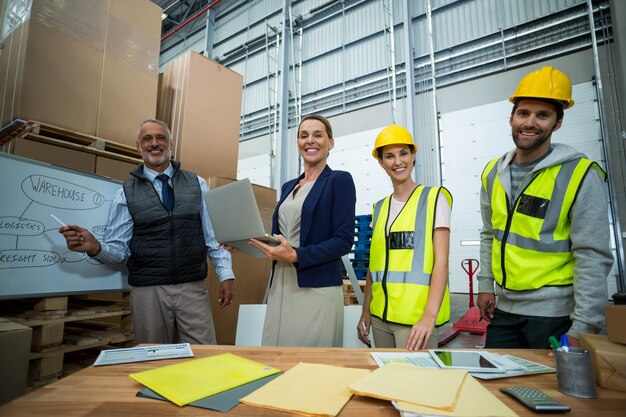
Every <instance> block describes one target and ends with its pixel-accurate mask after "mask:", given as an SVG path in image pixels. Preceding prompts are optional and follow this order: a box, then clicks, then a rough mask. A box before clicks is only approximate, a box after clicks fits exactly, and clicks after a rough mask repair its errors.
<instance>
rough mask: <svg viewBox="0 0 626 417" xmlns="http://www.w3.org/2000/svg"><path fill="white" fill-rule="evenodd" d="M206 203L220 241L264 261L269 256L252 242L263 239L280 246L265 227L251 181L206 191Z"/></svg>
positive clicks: (246, 180) (247, 180)
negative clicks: (251, 241) (250, 242)
mask: <svg viewBox="0 0 626 417" xmlns="http://www.w3.org/2000/svg"><path fill="white" fill-rule="evenodd" d="M204 202H205V203H206V206H207V209H208V211H209V218H210V219H211V224H212V225H213V230H214V231H215V237H216V238H217V241H218V242H220V243H223V244H226V245H230V246H232V247H235V248H238V249H239V251H241V252H243V253H246V254H248V255H252V256H255V257H257V258H264V257H265V255H264V254H263V252H261V251H260V250H258V249H257V248H255V247H254V246H252V245H250V244H249V243H248V241H249V240H250V239H259V240H262V241H264V242H265V243H267V244H270V245H278V244H279V242H278V240H277V239H276V238H275V237H273V236H272V235H270V234H268V233H266V231H265V229H264V227H263V221H262V220H261V214H260V212H259V207H258V206H257V204H256V199H255V198H254V192H253V191H252V184H250V180H249V179H248V178H245V179H242V180H239V181H235V182H232V183H230V184H226V185H223V186H221V187H218V188H214V189H212V190H209V191H207V192H205V193H204Z"/></svg>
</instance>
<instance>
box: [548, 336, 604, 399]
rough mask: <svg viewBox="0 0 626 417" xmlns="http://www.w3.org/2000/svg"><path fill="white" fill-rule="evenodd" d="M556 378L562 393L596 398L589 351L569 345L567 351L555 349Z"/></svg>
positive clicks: (596, 393)
mask: <svg viewBox="0 0 626 417" xmlns="http://www.w3.org/2000/svg"><path fill="white" fill-rule="evenodd" d="M554 355H555V358H556V380H557V383H558V386H559V391H561V392H562V393H563V394H567V395H571V396H573V397H580V398H596V397H597V396H598V392H597V390H596V380H595V378H594V375H593V364H592V361H591V352H589V351H586V350H584V349H579V348H574V347H571V348H570V349H569V352H565V351H563V350H556V351H555V352H554Z"/></svg>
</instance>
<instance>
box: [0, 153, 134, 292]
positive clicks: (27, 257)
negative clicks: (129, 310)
mask: <svg viewBox="0 0 626 417" xmlns="http://www.w3.org/2000/svg"><path fill="white" fill-rule="evenodd" d="M120 187H121V183H120V182H118V181H114V180H110V179H107V178H102V177H98V176H95V175H89V174H84V173H81V172H77V171H73V170H69V169H65V168H61V167H56V166H53V165H49V164H44V163H40V162H36V161H32V160H29V159H24V158H20V157H16V156H12V155H8V154H2V153H0V201H2V204H0V299H2V298H23V297H32V296H49V295H60V294H76V293H86V292H98V291H116V290H123V289H127V288H128V283H127V276H126V275H127V273H126V268H125V266H123V265H103V264H101V263H99V262H97V261H95V260H93V259H91V258H89V257H88V256H87V255H85V254H83V253H78V252H72V251H70V250H68V249H67V247H66V246H65V239H64V238H63V236H62V235H61V234H59V233H58V230H59V227H60V226H61V225H60V224H59V222H62V223H65V224H77V225H79V226H81V227H85V228H86V229H88V230H89V231H91V232H92V233H93V234H94V235H95V236H96V238H98V239H101V238H102V237H103V236H104V232H105V230H106V224H107V221H108V216H109V210H110V207H111V202H112V200H113V197H114V195H115V193H116V192H117V190H118V189H119V188H120Z"/></svg>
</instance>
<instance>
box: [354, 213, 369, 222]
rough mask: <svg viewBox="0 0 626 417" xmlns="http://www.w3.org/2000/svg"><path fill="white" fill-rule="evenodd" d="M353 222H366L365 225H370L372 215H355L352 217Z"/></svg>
mask: <svg viewBox="0 0 626 417" xmlns="http://www.w3.org/2000/svg"><path fill="white" fill-rule="evenodd" d="M354 221H355V222H367V223H370V222H371V221H372V215H371V214H360V215H356V216H354Z"/></svg>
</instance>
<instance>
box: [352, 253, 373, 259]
mask: <svg viewBox="0 0 626 417" xmlns="http://www.w3.org/2000/svg"><path fill="white" fill-rule="evenodd" d="M352 256H353V257H352V259H354V260H355V261H369V259H370V253H369V251H352Z"/></svg>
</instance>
